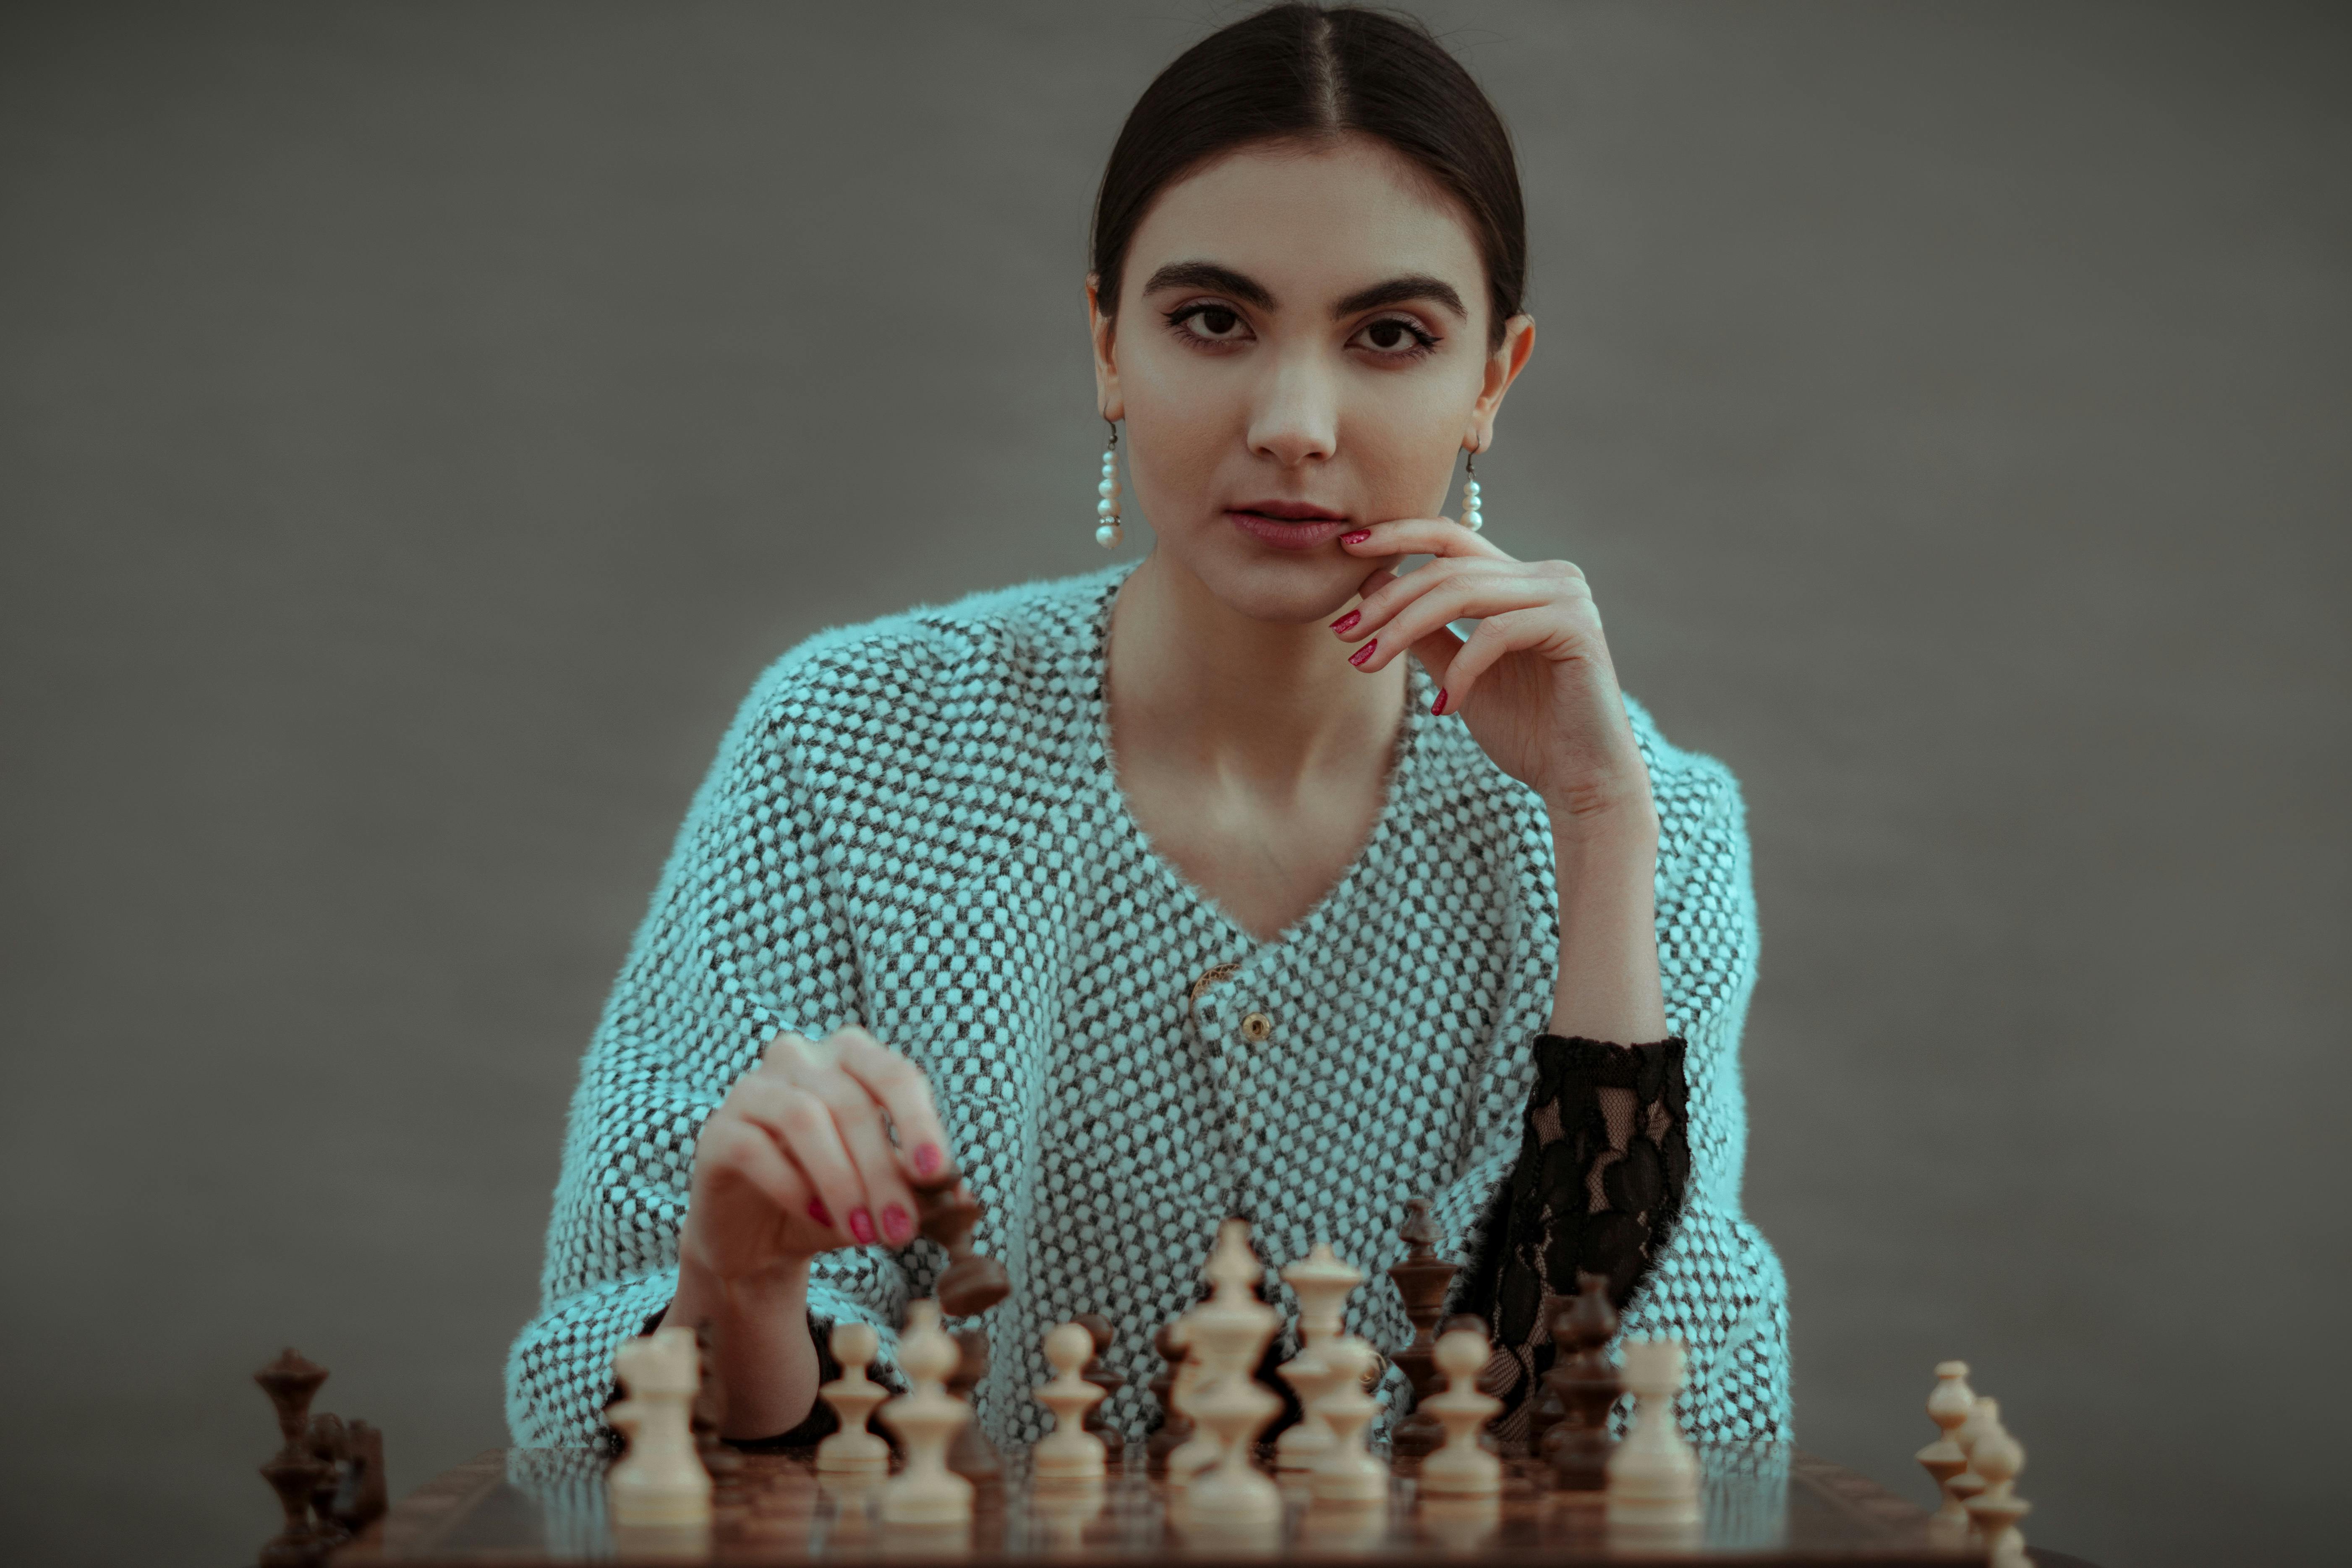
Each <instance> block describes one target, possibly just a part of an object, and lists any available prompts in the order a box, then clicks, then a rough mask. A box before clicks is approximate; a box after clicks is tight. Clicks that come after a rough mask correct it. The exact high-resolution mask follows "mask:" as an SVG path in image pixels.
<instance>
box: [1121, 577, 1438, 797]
mask: <svg viewBox="0 0 2352 1568" xmlns="http://www.w3.org/2000/svg"><path fill="white" fill-rule="evenodd" d="M1347 651H1348V650H1347V648H1346V647H1345V646H1344V645H1342V644H1341V643H1340V642H1339V640H1338V639H1337V638H1335V637H1332V636H1331V634H1330V633H1329V631H1328V630H1327V629H1326V628H1325V627H1324V626H1323V625H1322V624H1321V623H1320V622H1316V621H1310V622H1308V623H1307V624H1306V625H1304V626H1293V625H1289V624H1287V623H1284V622H1274V621H1261V620H1256V619H1253V618H1252V617H1250V616H1245V615H1243V614H1241V613H1240V612H1239V611H1237V610H1234V608H1232V607H1231V606H1230V605H1225V604H1223V602H1221V601H1220V600H1218V599H1217V598H1216V597H1215V596H1214V595H1212V594H1211V593H1210V592H1209V590H1208V589H1207V587H1206V586H1204V585H1203V584H1202V582H1201V580H1200V579H1199V578H1197V577H1195V576H1194V575H1193V574H1192V573H1190V572H1188V571H1186V570H1184V568H1182V567H1181V566H1180V565H1177V564H1176V563H1173V562H1171V561H1170V560H1169V559H1168V558H1167V557H1166V556H1165V555H1164V554H1162V553H1161V552H1158V551H1154V552H1152V553H1151V554H1150V556H1149V557H1147V558H1146V559H1145V560H1144V562H1143V563H1142V564H1141V565H1140V566H1138V567H1137V568H1136V569H1135V570H1134V571H1133V572H1132V573H1130V574H1129V575H1128V579H1127V581H1126V583H1125V584H1122V585H1121V586H1120V588H1119V593H1118V603H1117V604H1116V605H1113V606H1112V610H1111V625H1110V661H1109V663H1110V669H1109V675H1110V692H1109V696H1110V711H1111V729H1112V732H1113V738H1114V740H1115V741H1116V742H1117V743H1118V748H1119V754H1120V758H1121V764H1120V765H1121V769H1122V771H1125V769H1126V768H1127V767H1128V766H1129V765H1130V764H1132V763H1147V764H1149V765H1152V766H1157V767H1172V768H1178V769H1181V770H1182V771H1184V772H1188V773H1190V772H1202V773H1213V774H1217V775H1220V776H1223V777H1226V778H1232V779H1236V780H1245V781H1247V782H1249V783H1250V784H1253V785H1255V786H1256V787H1258V788H1262V789H1265V790H1269V791H1273V792H1275V793H1276V794H1283V793H1286V792H1287V791H1288V790H1289V789H1290V788H1292V787H1295V786H1297V784H1300V783H1301V782H1302V781H1303V780H1305V779H1306V778H1307V776H1308V775H1310V774H1314V773H1322V772H1328V770H1330V769H1332V768H1334V767H1342V768H1345V767H1350V766H1353V765H1369V766H1370V767H1371V768H1373V769H1375V770H1378V769H1380V768H1381V767H1384V766H1385V764H1386V762H1387V758H1388V754H1389V749H1390V747H1391V745H1392V743H1393V742H1394V741H1395V737H1396V729H1397V716H1398V714H1399V713H1400V712H1401V711H1402V707H1403V703H1404V685H1405V666H1404V661H1403V660H1402V659H1400V660H1397V661H1396V662H1395V663H1393V664H1391V665H1390V666H1389V667H1388V668H1386V669H1384V670H1381V672H1380V673H1379V674H1377V675H1369V676H1368V675H1365V674H1362V673H1361V672H1360V671H1359V670H1357V669H1355V668H1353V667H1351V666H1350V665H1349V663H1348V660H1347ZM1364 759H1369V761H1368V762H1367V761H1364Z"/></svg>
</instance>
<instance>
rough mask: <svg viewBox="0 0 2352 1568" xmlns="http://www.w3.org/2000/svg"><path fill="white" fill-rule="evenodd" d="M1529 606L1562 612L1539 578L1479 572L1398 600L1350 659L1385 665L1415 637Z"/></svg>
mask: <svg viewBox="0 0 2352 1568" xmlns="http://www.w3.org/2000/svg"><path fill="white" fill-rule="evenodd" d="M1530 612H1533V613H1553V614H1557V615H1560V616H1565V614H1566V610H1565V607H1564V606H1562V605H1560V604H1559V602H1558V601H1557V600H1555V599H1554V598H1553V597H1552V595H1551V593H1550V591H1549V587H1548V585H1546V584H1540V583H1530V582H1528V581H1526V580H1525V579H1519V578H1505V579H1500V580H1496V579H1488V578H1479V579H1475V580H1472V581H1468V582H1460V583H1451V584H1439V585H1437V586H1436V587H1433V588H1432V589H1430V590H1429V591H1428V592H1427V593H1425V594H1423V595H1421V596H1420V597H1418V598H1416V599H1414V600H1412V602H1411V603H1410V604H1407V605H1403V606H1402V607H1401V608H1400V609H1399V610H1398V612H1397V613H1396V614H1395V615H1394V616H1391V617H1390V619H1389V621H1388V624H1387V625H1385V626H1381V627H1379V628H1378V630H1379V632H1380V634H1381V635H1380V636H1378V637H1373V638H1372V639H1370V641H1367V642H1366V643H1364V644H1363V645H1362V646H1361V647H1358V648H1357V649H1356V651H1355V652H1353V653H1351V654H1349V656H1348V662H1349V664H1352V665H1354V666H1355V667H1356V668H1358V669H1360V670H1362V671H1364V672H1365V673H1366V674H1368V675H1369V674H1370V673H1371V672H1372V671H1374V670H1377V669H1384V668H1387V667H1388V666H1389V665H1390V664H1391V662H1393V661H1394V660H1395V659H1396V658H1398V656H1399V655H1401V654H1402V653H1403V652H1404V651H1405V650H1406V649H1407V648H1408V647H1412V645H1413V644H1414V643H1416V642H1419V641H1420V640H1421V639H1422V638H1423V637H1428V636H1429V635H1430V634H1431V633H1433V632H1435V631H1438V630H1440V629H1441V628H1443V627H1444V626H1448V625H1450V624H1451V623H1453V622H1454V621H1458V620H1462V619H1465V617H1466V618H1472V619H1486V618H1491V617H1493V616H1507V615H1520V614H1527V613H1530ZM1358 629H1362V628H1358Z"/></svg>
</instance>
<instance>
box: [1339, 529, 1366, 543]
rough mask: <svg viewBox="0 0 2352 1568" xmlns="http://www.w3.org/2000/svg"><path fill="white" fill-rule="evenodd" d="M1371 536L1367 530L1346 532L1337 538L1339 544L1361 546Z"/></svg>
mask: <svg viewBox="0 0 2352 1568" xmlns="http://www.w3.org/2000/svg"><path fill="white" fill-rule="evenodd" d="M1371 536H1372V531H1371V530H1370V529H1369V528H1358V529H1351V530H1349V531H1348V532H1346V533H1343V534H1341V535H1340V536H1339V542H1340V543H1342V544H1361V543H1362V542H1364V541H1366V540H1367V539H1370V537H1371Z"/></svg>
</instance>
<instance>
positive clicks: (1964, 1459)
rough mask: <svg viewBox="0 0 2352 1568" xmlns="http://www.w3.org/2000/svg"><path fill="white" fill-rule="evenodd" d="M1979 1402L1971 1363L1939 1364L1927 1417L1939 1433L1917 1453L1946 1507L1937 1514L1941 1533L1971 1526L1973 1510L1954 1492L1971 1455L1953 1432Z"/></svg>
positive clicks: (1928, 1397) (1958, 1531) (1935, 1521)
mask: <svg viewBox="0 0 2352 1568" xmlns="http://www.w3.org/2000/svg"><path fill="white" fill-rule="evenodd" d="M1975 1404H1976V1394H1975V1393H1974V1392H1973V1391H1971V1390H1970V1389H1969V1363H1966V1362H1964V1361H1943V1362H1937V1363H1936V1386H1935V1389H1934V1391H1933V1392H1932V1393H1930V1394H1928V1395H1927V1419H1928V1420H1930V1421H1933V1422H1934V1423H1935V1424H1936V1426H1937V1435H1936V1440H1935V1441H1934V1442H1932V1443H1930V1444H1928V1445H1927V1447H1924V1448H1922V1449H1920V1450H1919V1452H1918V1454H1917V1455H1916V1458H1917V1459H1918V1461H1919V1468H1921V1469H1923V1470H1925V1471H1927V1474H1928V1475H1930V1476H1931V1477H1933V1478H1934V1479H1935V1482H1936V1490H1937V1494H1938V1495H1940V1496H1941V1497H1942V1499H1943V1506H1942V1507H1940V1508H1938V1509H1937V1510H1936V1512H1935V1515H1934V1524H1935V1527H1936V1531H1937V1534H1938V1535H1939V1536H1946V1537H1948V1536H1952V1535H1956V1534H1958V1533H1962V1532H1964V1531H1966V1530H1967V1528H1968V1522H1969V1510H1967V1509H1965V1508H1963V1507H1961V1506H1960V1500H1959V1499H1958V1498H1957V1497H1955V1496H1953V1495H1952V1488H1951V1484H1950V1483H1951V1479H1952V1478H1953V1477H1954V1476H1957V1475H1958V1474H1959V1473H1960V1472H1961V1471H1962V1470H1965V1469H1967V1468H1969V1456H1968V1454H1967V1453H1966V1452H1965V1451H1964V1450H1963V1449H1962V1448H1961V1447H1960V1445H1959V1444H1958V1442H1957V1441H1956V1440H1955V1439H1954V1437H1953V1434H1954V1433H1955V1432H1957V1431H1958V1430H1959V1427H1960V1424H1961V1423H1962V1422H1964V1421H1966V1420H1967V1419H1968V1418H1969V1409H1970V1408H1971V1407H1972V1406H1973V1405H1975Z"/></svg>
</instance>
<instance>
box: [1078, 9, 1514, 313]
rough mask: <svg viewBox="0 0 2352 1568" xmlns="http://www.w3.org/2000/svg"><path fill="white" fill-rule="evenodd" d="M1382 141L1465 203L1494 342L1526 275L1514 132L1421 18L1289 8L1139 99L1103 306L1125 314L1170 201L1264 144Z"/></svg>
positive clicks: (1228, 35)
mask: <svg viewBox="0 0 2352 1568" xmlns="http://www.w3.org/2000/svg"><path fill="white" fill-rule="evenodd" d="M1348 132H1360V133H1361V134H1363V135H1366V136H1372V137H1377V138H1379V139H1380V140H1381V141H1382V142H1387V143H1388V144H1389V145H1390V146H1391V147H1393V148H1394V149H1396V150H1397V151H1398V152H1399V153H1402V154H1403V155H1404V156H1405V157H1407V158H1409V159H1411V160H1412V162H1413V163H1415V164H1417V165H1419V166H1420V168H1421V169H1422V171H1423V173H1425V174H1428V175H1429V177H1430V178H1431V179H1433V180H1434V181H1435V182H1436V183H1437V184H1439V185H1440V186H1441V187H1442V188H1444V190H1445V191H1446V192H1448V193H1449V194H1451V195H1453V196H1454V199H1455V200H1457V201H1459V202H1460V203H1461V204H1462V206H1463V208H1464V210H1465V212H1466V213H1467V214H1468V215H1469V218H1470V226H1471V230H1472V232H1473V233H1474V234H1475V236H1476V237H1477V241H1478V251H1479V255H1480V257H1481V258H1483V259H1484V260H1485V262H1486V302H1487V304H1488V306H1489V307H1490V308H1491V309H1492V310H1493V313H1494V320H1493V321H1491V322H1489V323H1488V328H1487V332H1488V338H1489V341H1490V344H1491V345H1499V344H1500V343H1501V342H1502V341H1503V323H1504V322H1505V321H1508V320H1509V319H1510V318H1511V317H1513V316H1515V315H1517V314H1518V311H1519V298H1520V295H1521V294H1522V293H1523V292H1524V291H1525V290H1526V288H1527V279H1528V223H1527V206H1526V203H1525V202H1524V201H1523V200H1522V199H1521V198H1520V195H1519V169H1518V163H1517V160H1516V159H1514V158H1513V157H1512V156H1511V134H1510V132H1508V131H1507V130H1505V129H1504V128H1503V119H1502V116H1501V115H1499V114H1496V112H1495V106H1494V105H1493V104H1492V103H1489V102H1488V101H1487V100H1486V94H1485V93H1484V92H1482V91H1480V90H1479V88H1478V84H1477V83H1476V82H1475V81H1474V80H1472V79H1471V76H1470V73H1469V72H1468V71H1466V70H1465V69H1463V68H1462V64H1461V62H1460V61H1458V60H1456V59H1455V58H1454V57H1453V56H1452V55H1450V54H1448V53H1446V52H1445V49H1444V47H1443V46H1441V45H1440V44H1439V43H1438V41H1437V40H1436V39H1435V38H1433V37H1431V36H1430V34H1429V31H1428V29H1427V28H1425V27H1423V26H1422V25H1421V24H1420V23H1418V22H1416V21H1413V20H1412V19H1410V18H1405V17H1400V16H1390V15H1388V14H1386V13H1383V12H1380V11H1368V10H1365V9H1363V8H1362V7H1360V6H1356V5H1339V6H1334V7H1333V8H1331V9H1330V10H1328V11H1327V10H1325V9H1324V8H1322V7H1321V6H1319V5H1297V4H1291V5H1275V6H1270V7H1269V8H1267V9H1266V10H1264V11H1260V12H1259V13H1258V14H1257V15H1256V16H1251V17H1249V18H1247V19H1246V20H1244V21H1240V22H1235V23H1234V24H1233V26H1229V27H1222V28H1220V29H1218V30H1217V31H1216V32H1214V33H1212V34H1210V35H1209V36H1208V37H1205V38H1203V39H1202V40H1201V41H1200V42H1199V43H1197V44H1195V45H1193V46H1192V47H1191V48H1189V49H1187V50H1185V51H1184V52H1183V53H1182V54H1181V55H1179V56H1177V57H1176V59H1175V61H1174V62H1173V63H1172V64H1171V65H1170V66H1169V67H1168V68H1167V69H1166V70H1163V71H1161V72H1160V74H1159V75H1158V76H1156V77H1154V78H1152V79H1151V85H1150V87H1147V88H1145V89H1143V96H1142V97H1141V98H1139V99H1138V100H1136V103H1135V108H1134V109H1133V110H1130V111H1129V114H1128V117H1127V123H1126V124H1125V125H1124V126H1122V127H1120V128H1119V132H1118V142H1115V143H1114V144H1113V145H1112V147H1111V150H1110V163H1108V165H1106V166H1105V167H1104V169H1103V178H1102V188H1101V189H1100V190H1099V191H1098V192H1097V193H1096V195H1095V226H1094V271H1095V277H1096V283H1095V299H1096V301H1097V304H1098V305H1099V306H1100V307H1101V310H1102V312H1103V314H1104V315H1106V316H1109V315H1116V314H1117V313H1118V283H1119V269H1120V268H1122V267H1123V266H1125V265H1126V262H1127V247H1128V244H1129V241H1130V240H1132V239H1133V238H1134V237H1135V230H1136V226H1138V225H1139V224H1140V223H1141V222H1142V221H1143V215H1144V214H1145V213H1146V212H1148V211H1150V207H1151V204H1152V202H1153V201H1154V200H1155V199H1157V198H1158V196H1159V195H1160V192H1161V191H1163V190H1165V189H1166V188H1167V187H1168V186H1169V185H1171V184H1174V183H1175V182H1176V181H1177V180H1179V179H1181V178H1183V177H1184V176H1185V175H1186V174H1191V173H1192V171H1193V170H1195V169H1197V168H1199V167H1200V166H1201V165H1202V164H1203V163H1207V162H1208V161H1209V160H1210V159H1212V158H1214V157H1216V156H1217V155H1218V154H1220V153H1228V152H1231V151H1232V150H1233V149H1234V148H1236V147H1240V146H1243V145H1244V144H1246V143H1248V142H1266V141H1277V142H1279V141H1296V140H1321V139H1326V138H1332V137H1338V136H1341V135H1344V134H1346V133H1348Z"/></svg>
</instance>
